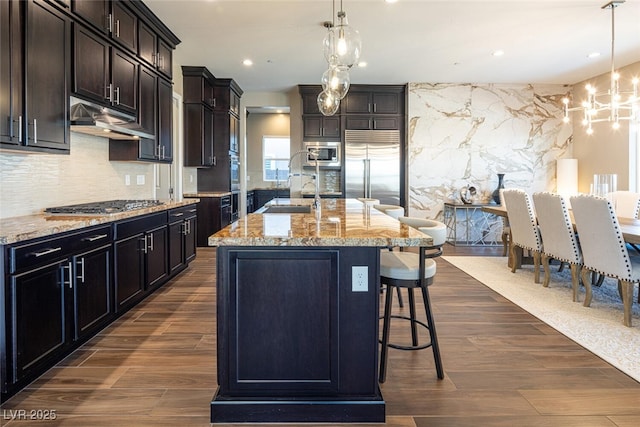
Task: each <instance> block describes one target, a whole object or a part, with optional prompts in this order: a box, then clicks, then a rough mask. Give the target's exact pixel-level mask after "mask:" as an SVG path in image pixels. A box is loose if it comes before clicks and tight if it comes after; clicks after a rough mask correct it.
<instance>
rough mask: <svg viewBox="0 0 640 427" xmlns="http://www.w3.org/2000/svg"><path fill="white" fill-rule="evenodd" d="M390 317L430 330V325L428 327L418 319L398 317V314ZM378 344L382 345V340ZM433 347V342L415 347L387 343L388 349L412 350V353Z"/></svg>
mask: <svg viewBox="0 0 640 427" xmlns="http://www.w3.org/2000/svg"><path fill="white" fill-rule="evenodd" d="M389 317H391V318H392V319H403V320H408V321H410V322H413V323H417V324H418V325H420V326H422V327H423V328H425V329H427V330H429V325H427V324H426V323H424V322H423V321H421V320H418V319H412V318H411V317H408V316H401V315H398V314H392V315H391V316H389ZM380 318H381V319H382V318H383V317H380ZM378 342H379V343H380V344H382V340H378ZM432 345H433V343H432V342H431V341H429V342H428V343H426V344H421V345H415V346H414V345H400V344H394V343H387V347H391V348H395V349H397V350H410V351H412V350H424V349H425V348H429V347H431V346H432Z"/></svg>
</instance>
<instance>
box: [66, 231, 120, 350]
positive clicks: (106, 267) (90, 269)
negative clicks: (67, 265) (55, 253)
mask: <svg viewBox="0 0 640 427" xmlns="http://www.w3.org/2000/svg"><path fill="white" fill-rule="evenodd" d="M112 253H113V246H112V245H111V242H109V244H108V245H105V246H103V247H100V248H98V249H94V250H92V251H89V252H86V253H82V254H79V255H76V256H74V257H73V266H74V274H73V277H75V286H74V288H73V289H74V303H73V310H74V317H75V318H76V322H75V328H74V329H75V330H74V338H75V339H82V338H84V337H87V336H89V335H90V334H92V333H94V332H96V330H98V329H99V328H100V327H101V326H103V325H104V324H105V322H106V321H108V319H109V316H111V314H112V313H113V310H112V309H111V306H112V303H111V283H112V281H111V267H112V263H111V257H112Z"/></svg>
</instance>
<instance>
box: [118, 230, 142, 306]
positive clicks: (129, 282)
mask: <svg viewBox="0 0 640 427" xmlns="http://www.w3.org/2000/svg"><path fill="white" fill-rule="evenodd" d="M144 241H145V240H144V236H143V235H142V234H138V235H135V236H133V237H130V238H128V239H125V240H121V241H118V242H116V244H115V254H114V259H115V266H114V267H115V270H114V271H115V272H116V275H115V297H116V298H115V301H116V307H115V309H116V311H120V310H121V309H122V308H123V307H125V306H128V305H130V304H132V303H134V302H135V301H137V300H138V299H140V298H141V297H142V295H143V293H144Z"/></svg>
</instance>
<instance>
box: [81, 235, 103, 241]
mask: <svg viewBox="0 0 640 427" xmlns="http://www.w3.org/2000/svg"><path fill="white" fill-rule="evenodd" d="M107 236H108V234H98V235H95V236H91V237H85V238H84V239H82V240H83V241H85V242H95V241H96V240H100V239H104V238H105V237H107Z"/></svg>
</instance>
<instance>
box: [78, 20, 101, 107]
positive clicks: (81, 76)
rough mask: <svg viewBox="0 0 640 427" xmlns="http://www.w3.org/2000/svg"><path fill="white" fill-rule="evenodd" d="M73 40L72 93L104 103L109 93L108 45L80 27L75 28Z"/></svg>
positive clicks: (91, 32)
mask: <svg viewBox="0 0 640 427" xmlns="http://www.w3.org/2000/svg"><path fill="white" fill-rule="evenodd" d="M73 39H74V61H73V67H74V69H73V92H74V93H75V94H77V95H81V96H83V97H85V98H88V99H91V100H94V101H97V102H99V103H104V102H105V101H106V100H107V97H108V91H109V88H108V85H109V45H108V44H107V42H106V41H104V40H103V39H102V38H100V37H99V36H97V35H95V34H94V33H93V31H90V30H89V29H87V28H85V27H82V26H80V25H76V26H75V31H74V37H73Z"/></svg>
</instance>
